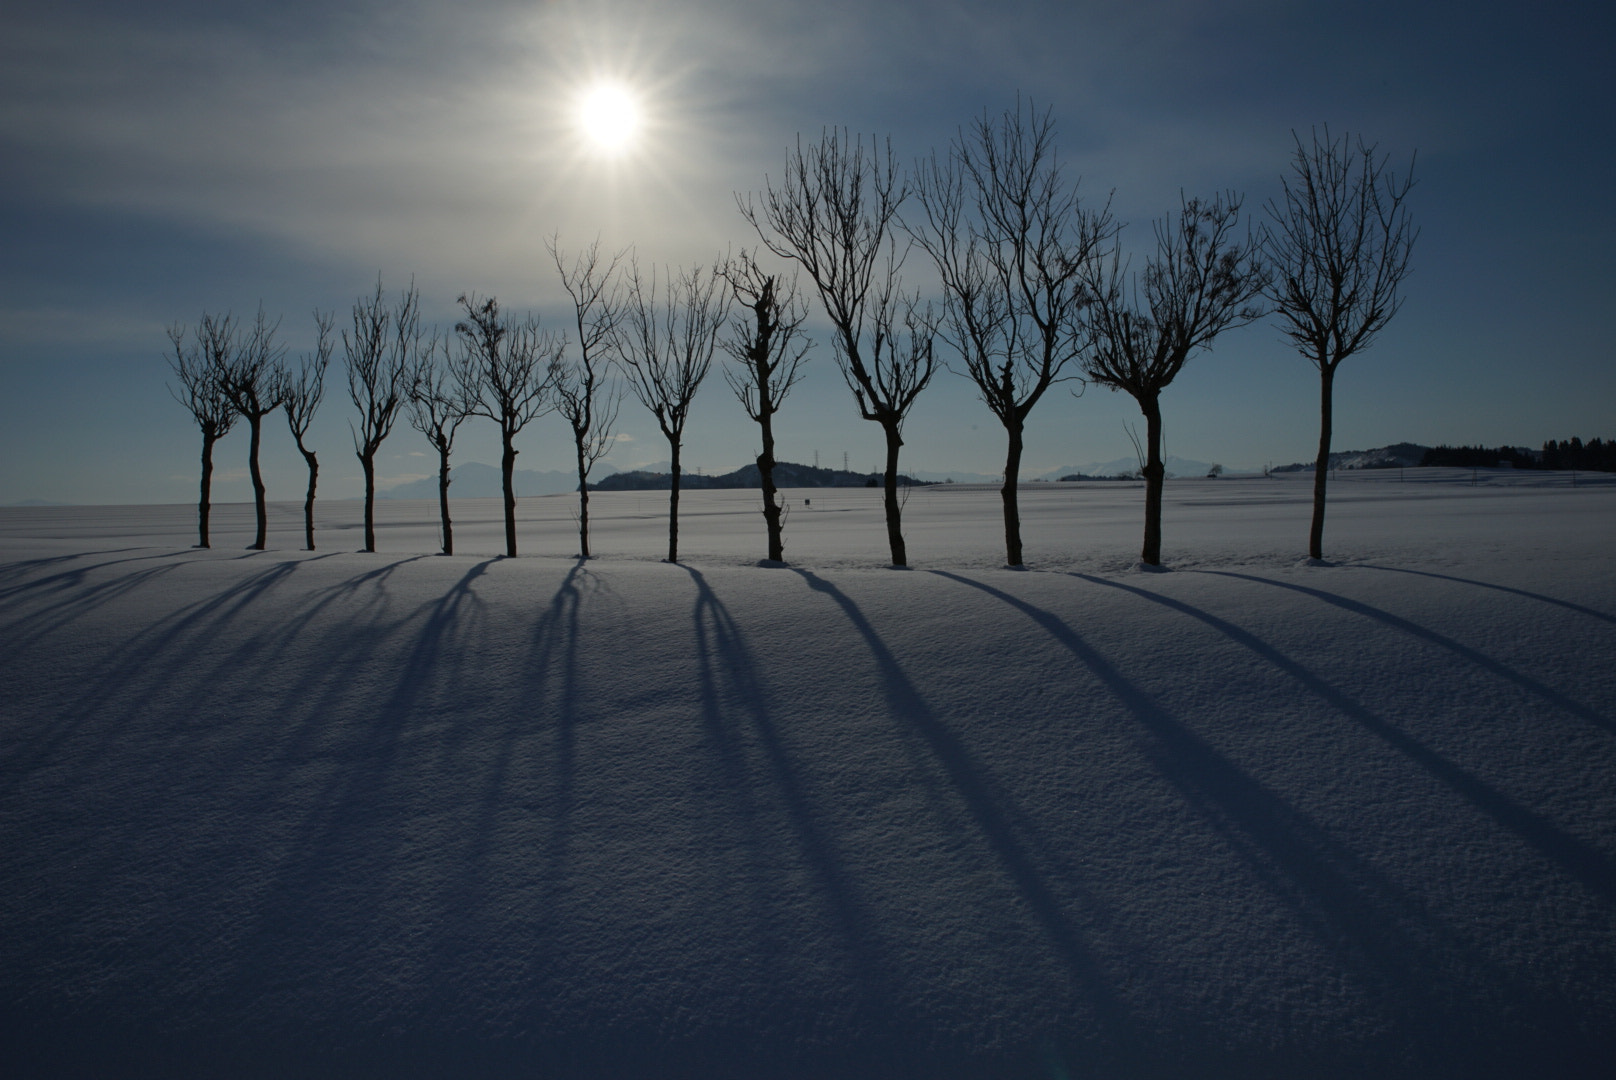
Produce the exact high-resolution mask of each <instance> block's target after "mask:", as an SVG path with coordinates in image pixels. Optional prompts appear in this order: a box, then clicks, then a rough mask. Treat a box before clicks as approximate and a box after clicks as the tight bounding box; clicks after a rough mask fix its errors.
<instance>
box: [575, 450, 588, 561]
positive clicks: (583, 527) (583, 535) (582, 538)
mask: <svg viewBox="0 0 1616 1080" xmlns="http://www.w3.org/2000/svg"><path fill="white" fill-rule="evenodd" d="M577 445H578V557H579V558H580V559H587V558H589V463H588V462H587V461H585V460H584V444H583V442H582V441H579V442H578V444H577Z"/></svg>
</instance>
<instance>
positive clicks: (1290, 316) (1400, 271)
mask: <svg viewBox="0 0 1616 1080" xmlns="http://www.w3.org/2000/svg"><path fill="white" fill-rule="evenodd" d="M1293 137H1294V138H1295V140H1296V155H1295V157H1294V158H1293V159H1292V161H1291V172H1290V175H1289V176H1287V177H1281V182H1282V183H1283V184H1284V192H1285V194H1284V203H1283V205H1282V204H1281V203H1279V202H1278V201H1276V200H1269V202H1268V205H1267V207H1266V209H1267V211H1268V217H1269V220H1270V222H1271V224H1270V227H1269V228H1267V229H1266V230H1265V231H1264V244H1263V247H1264V251H1265V253H1266V255H1267V258H1268V260H1269V262H1270V263H1271V264H1272V266H1273V269H1274V278H1273V281H1272V283H1271V284H1270V286H1269V289H1268V295H1269V298H1270V299H1271V300H1272V301H1273V304H1274V307H1275V310H1276V312H1277V313H1278V315H1279V319H1280V325H1281V326H1282V327H1283V331H1284V335H1285V337H1286V338H1287V339H1288V340H1289V341H1290V342H1291V344H1293V345H1295V346H1296V349H1297V351H1298V352H1300V353H1301V354H1302V355H1303V356H1305V357H1307V358H1308V359H1309V360H1311V361H1312V362H1313V366H1314V367H1315V368H1317V369H1318V372H1319V455H1318V458H1317V459H1316V461H1315V462H1314V465H1313V524H1312V528H1311V529H1310V531H1309V533H1308V541H1307V552H1308V555H1309V556H1310V557H1312V558H1315V559H1322V558H1323V557H1324V499H1325V482H1326V480H1327V478H1328V476H1329V472H1330V434H1331V422H1332V416H1331V408H1332V405H1331V400H1332V395H1333V390H1334V385H1335V370H1336V368H1337V367H1338V366H1340V364H1341V361H1343V360H1345V359H1346V358H1347V357H1349V356H1351V355H1352V354H1353V353H1356V352H1358V351H1360V350H1362V349H1364V348H1366V347H1368V345H1369V343H1370V342H1371V341H1372V340H1373V339H1374V337H1375V335H1376V334H1378V333H1380V331H1381V329H1382V328H1384V327H1385V325H1386V324H1387V323H1388V322H1390V321H1391V318H1392V316H1393V315H1395V314H1397V310H1398V308H1400V307H1402V306H1403V298H1402V295H1401V293H1400V287H1401V285H1402V282H1403V278H1404V277H1405V276H1407V274H1408V267H1409V253H1410V252H1411V251H1412V250H1413V247H1414V240H1415V238H1416V237H1417V236H1418V235H1419V230H1417V229H1415V228H1414V226H1413V223H1412V222H1411V220H1410V216H1409V208H1408V204H1407V199H1408V193H1409V190H1410V189H1411V188H1412V187H1413V186H1414V163H1413V160H1412V159H1411V160H1410V161H1409V168H1408V172H1407V173H1405V174H1404V175H1403V176H1402V177H1401V178H1399V177H1398V176H1397V174H1396V173H1393V172H1391V171H1389V170H1388V169H1387V163H1388V160H1389V158H1388V157H1387V156H1379V157H1377V156H1376V152H1375V147H1374V146H1366V145H1364V142H1363V140H1362V139H1361V138H1358V139H1352V138H1350V137H1349V136H1342V137H1341V138H1340V139H1332V138H1331V137H1330V130H1329V128H1325V130H1324V134H1323V135H1322V136H1320V134H1319V133H1318V132H1317V131H1315V132H1314V133H1313V138H1312V144H1311V145H1305V144H1303V142H1302V139H1301V136H1299V135H1295V134H1294V133H1293Z"/></svg>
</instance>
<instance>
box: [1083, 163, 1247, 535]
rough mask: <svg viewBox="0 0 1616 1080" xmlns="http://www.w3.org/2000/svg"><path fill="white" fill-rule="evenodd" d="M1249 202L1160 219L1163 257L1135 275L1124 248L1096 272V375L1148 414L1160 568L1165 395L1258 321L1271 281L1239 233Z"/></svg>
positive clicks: (1149, 516) (1149, 514)
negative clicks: (1217, 341)
mask: <svg viewBox="0 0 1616 1080" xmlns="http://www.w3.org/2000/svg"><path fill="white" fill-rule="evenodd" d="M1239 217H1240V199H1239V197H1238V196H1236V195H1234V194H1233V193H1232V192H1231V193H1229V194H1227V195H1223V196H1218V197H1215V198H1213V199H1210V200H1201V199H1190V200H1188V201H1187V202H1184V203H1183V205H1182V208H1181V209H1180V210H1179V212H1178V214H1177V215H1169V216H1167V217H1165V218H1163V219H1161V220H1160V221H1158V222H1156V230H1155V231H1156V254H1155V255H1154V256H1153V257H1152V258H1151V259H1150V260H1149V261H1148V262H1147V263H1146V265H1145V269H1144V272H1143V273H1141V274H1140V275H1138V276H1137V277H1135V276H1134V275H1132V274H1129V273H1127V271H1126V267H1125V265H1124V263H1123V261H1122V255H1121V251H1120V249H1117V248H1114V249H1113V251H1112V256H1111V258H1110V259H1109V260H1107V261H1102V262H1100V263H1097V264H1096V265H1095V266H1094V268H1093V269H1092V270H1091V271H1090V273H1089V275H1088V277H1089V285H1090V288H1091V289H1092V290H1093V305H1092V307H1091V308H1090V313H1089V320H1088V321H1089V327H1090V333H1091V335H1092V344H1091V349H1092V351H1091V352H1090V353H1089V354H1088V355H1087V356H1086V357H1085V358H1084V370H1085V372H1086V373H1087V375H1088V377H1089V378H1090V379H1092V380H1094V381H1095V382H1097V383H1099V384H1100V385H1102V386H1106V387H1109V388H1110V389H1112V390H1123V391H1126V392H1127V393H1128V394H1130V395H1131V396H1132V397H1133V399H1134V400H1135V401H1137V402H1138V403H1139V409H1140V411H1141V412H1143V413H1144V416H1145V463H1144V469H1143V472H1144V475H1145V542H1144V548H1143V550H1142V551H1141V553H1140V556H1139V558H1140V560H1141V561H1142V562H1143V563H1145V564H1146V565H1147V566H1159V565H1160V564H1161V505H1162V483H1163V481H1164V480H1165V478H1166V469H1165V467H1164V466H1163V464H1162V457H1161V439H1162V421H1161V400H1160V399H1161V392H1162V390H1163V389H1164V388H1166V387H1167V385H1168V384H1169V383H1171V382H1172V381H1173V379H1174V378H1175V377H1176V376H1177V375H1178V373H1179V372H1180V371H1181V370H1183V368H1184V363H1185V361H1187V360H1188V359H1189V358H1190V357H1191V356H1193V355H1194V354H1195V353H1197V352H1199V351H1200V350H1202V349H1206V348H1209V347H1210V346H1211V344H1212V341H1213V339H1214V338H1216V337H1217V336H1218V335H1219V334H1221V333H1222V332H1223V331H1225V330H1227V329H1229V328H1230V327H1233V326H1241V325H1244V324H1246V323H1249V322H1252V321H1253V320H1255V319H1259V318H1261V317H1262V315H1263V308H1262V305H1261V303H1260V302H1259V297H1260V296H1261V294H1262V291H1263V288H1264V286H1265V285H1266V283H1267V279H1266V276H1265V271H1264V269H1263V267H1262V264H1261V262H1260V260H1259V259H1258V256H1257V247H1258V244H1257V241H1256V240H1255V239H1254V238H1253V237H1251V236H1250V235H1249V234H1248V235H1247V236H1246V238H1245V239H1244V240H1240V239H1237V238H1235V236H1234V235H1233V233H1234V229H1235V226H1236V224H1237V222H1238V220H1239Z"/></svg>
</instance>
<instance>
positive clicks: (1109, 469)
mask: <svg viewBox="0 0 1616 1080" xmlns="http://www.w3.org/2000/svg"><path fill="white" fill-rule="evenodd" d="M1162 464H1164V465H1165V466H1167V475H1168V476H1185V477H1189V476H1205V475H1206V474H1207V473H1209V472H1211V471H1212V466H1213V465H1214V464H1218V463H1217V462H1211V461H1194V460H1192V459H1190V458H1181V457H1174V456H1173V455H1171V454H1169V455H1168V456H1167V457H1165V458H1163V459H1162ZM1138 469H1139V462H1138V460H1137V459H1135V458H1131V457H1125V458H1116V459H1115V460H1113V461H1091V462H1089V463H1088V464H1087V465H1063V466H1061V467H1060V468H1058V469H1053V470H1051V471H1050V472H1046V473H1044V474H1043V475H1042V476H1040V477H1038V479H1040V480H1059V479H1060V478H1061V477H1063V476H1092V477H1096V478H1104V479H1109V478H1112V477H1115V476H1119V475H1122V474H1124V473H1127V474H1130V475H1131V474H1133V473H1135V472H1137V471H1138ZM1223 471H1224V472H1226V473H1241V472H1258V471H1260V470H1257V469H1243V468H1238V467H1235V466H1231V465H1227V464H1225V465H1224V467H1223Z"/></svg>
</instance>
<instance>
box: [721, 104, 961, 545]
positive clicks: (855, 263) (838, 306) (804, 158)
mask: <svg viewBox="0 0 1616 1080" xmlns="http://www.w3.org/2000/svg"><path fill="white" fill-rule="evenodd" d="M849 144H850V145H849ZM764 188H765V190H764V192H763V194H762V197H761V200H760V202H758V203H753V202H752V201H751V200H750V199H747V200H737V201H738V203H739V205H740V209H741V213H742V215H743V216H745V218H746V220H747V221H748V222H749V223H750V224H751V225H752V227H753V228H754V229H756V230H757V234H758V236H759V238H760V239H762V241H763V244H764V246H765V247H767V248H768V249H769V250H770V251H772V252H774V254H776V255H778V256H780V257H781V258H785V259H795V260H796V261H797V262H798V264H800V265H801V266H802V268H803V269H804V270H805V271H806V272H807V274H808V277H809V279H810V280H812V281H813V283H814V287H815V289H816V290H817V291H818V293H819V299H820V302H821V303H822V304H823V305H824V308H825V315H826V317H827V318H828V319H829V320H830V322H831V325H832V326H833V327H834V328H835V333H834V334H833V335H832V343H833V345H834V347H835V355H836V363H837V365H838V366H839V367H840V368H841V371H842V378H843V379H844V380H845V381H846V382H847V386H848V389H850V390H851V391H852V392H853V397H854V399H855V400H856V401H857V402H858V408H859V415H860V416H861V417H863V418H864V419H865V420H869V421H872V422H874V423H877V424H880V425H881V431H882V434H883V435H885V437H886V448H887V453H886V472H885V477H884V481H885V482H884V488H885V493H884V498H883V503H884V506H885V509H886V522H887V543H888V546H889V547H890V548H891V552H892V562H893V565H895V566H907V565H908V564H909V557H908V551H907V549H906V547H905V545H904V542H903V507H902V504H901V503H900V502H899V500H898V451H899V450H900V449H901V448H902V447H903V422H904V418H905V417H906V416H908V414H909V409H910V408H911V407H912V406H913V405H914V402H915V398H916V397H918V396H919V394H920V392H921V391H922V390H924V389H925V388H926V386H927V384H928V383H930V382H931V378H932V375H933V374H934V373H935V372H936V365H935V361H934V360H933V357H932V342H931V333H930V330H929V323H930V320H929V318H924V317H922V316H921V315H920V313H918V312H917V311H916V306H915V302H914V301H913V300H912V299H910V298H906V297H904V296H903V295H902V292H901V289H900V287H899V280H898V270H899V268H900V267H901V266H902V263H903V257H902V255H901V254H900V253H899V252H898V250H897V245H896V243H895V241H894V237H893V226H894V225H895V224H896V223H897V214H898V207H899V205H900V204H901V203H902V202H903V200H904V198H905V197H906V195H907V194H908V188H907V186H906V185H905V183H904V181H903V179H902V178H901V177H900V176H899V173H898V167H897V164H896V162H895V161H894V159H893V156H892V147H891V144H890V143H889V144H888V145H887V146H886V148H885V150H884V152H883V150H882V148H881V146H880V144H879V143H878V142H877V141H876V140H875V139H873V138H872V139H871V141H870V153H869V157H865V153H864V146H863V142H862V138H853V139H849V138H848V136H847V133H846V132H845V131H844V132H842V133H841V134H840V135H838V133H836V132H834V131H827V132H825V133H824V134H822V135H821V136H820V139H819V144H818V145H817V146H808V147H804V146H803V145H802V142H801V140H799V141H798V143H797V147H796V149H795V150H794V151H792V152H791V153H789V154H787V156H786V167H785V174H784V176H782V178H781V180H780V182H779V184H774V183H772V182H770V181H769V180H768V179H767V178H765V180H764ZM900 311H901V314H900ZM900 322H901V323H902V330H903V331H907V333H904V332H902V331H900V325H899V324H900Z"/></svg>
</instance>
